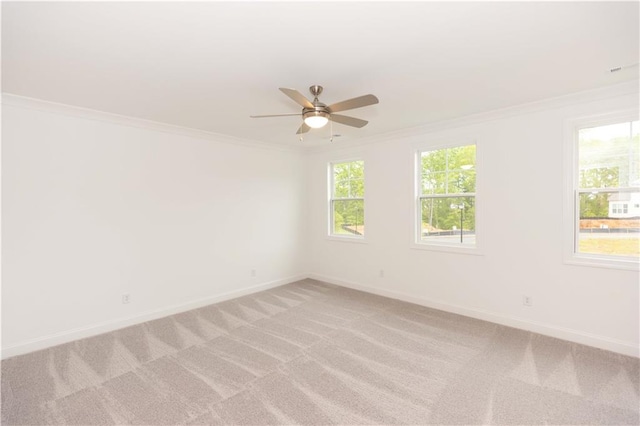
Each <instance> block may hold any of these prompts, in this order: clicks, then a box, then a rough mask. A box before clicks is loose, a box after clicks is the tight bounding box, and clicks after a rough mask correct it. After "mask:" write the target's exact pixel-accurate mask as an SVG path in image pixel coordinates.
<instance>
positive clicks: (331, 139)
mask: <svg viewBox="0 0 640 426" xmlns="http://www.w3.org/2000/svg"><path fill="white" fill-rule="evenodd" d="M329 123H331V124H329V127H330V128H331V129H330V130H331V135H330V136H329V142H333V120H329Z"/></svg>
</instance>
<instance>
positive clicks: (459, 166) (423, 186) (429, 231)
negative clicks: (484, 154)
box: [416, 145, 476, 248]
mask: <svg viewBox="0 0 640 426" xmlns="http://www.w3.org/2000/svg"><path fill="white" fill-rule="evenodd" d="M417 161H418V165H417V170H418V191H417V193H418V194H417V212H418V214H417V218H418V220H417V222H418V223H417V227H416V228H417V230H418V235H417V242H418V243H419V244H432V245H441V246H454V247H466V248H473V247H476V146H475V145H465V146H456V147H450V148H444V149H438V150H433V151H420V152H418V158H417Z"/></svg>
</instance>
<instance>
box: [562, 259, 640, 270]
mask: <svg viewBox="0 0 640 426" xmlns="http://www.w3.org/2000/svg"><path fill="white" fill-rule="evenodd" d="M564 263H565V264H567V265H573V266H587V267H591V268H608V269H622V270H627V271H638V270H640V262H639V261H637V260H631V259H629V260H626V259H625V260H623V259H607V258H603V257H597V256H593V257H591V256H580V255H573V256H570V257H568V258H566V259H565V261H564Z"/></svg>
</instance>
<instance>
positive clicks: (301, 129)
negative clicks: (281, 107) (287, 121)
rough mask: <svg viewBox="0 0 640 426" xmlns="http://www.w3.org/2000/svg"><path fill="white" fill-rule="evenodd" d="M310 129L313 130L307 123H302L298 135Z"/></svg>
mask: <svg viewBox="0 0 640 426" xmlns="http://www.w3.org/2000/svg"><path fill="white" fill-rule="evenodd" d="M309 130H311V127H309V126H307V125H306V124H305V123H302V126H300V128H299V129H298V131H297V132H296V135H300V134H302V133H307V132H308V131H309Z"/></svg>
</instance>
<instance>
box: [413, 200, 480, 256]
mask: <svg viewBox="0 0 640 426" xmlns="http://www.w3.org/2000/svg"><path fill="white" fill-rule="evenodd" d="M421 211H422V221H421V227H420V239H421V241H429V242H443V243H454V244H463V245H475V242H476V235H475V230H476V224H475V216H476V215H475V197H444V198H423V199H421Z"/></svg>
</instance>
